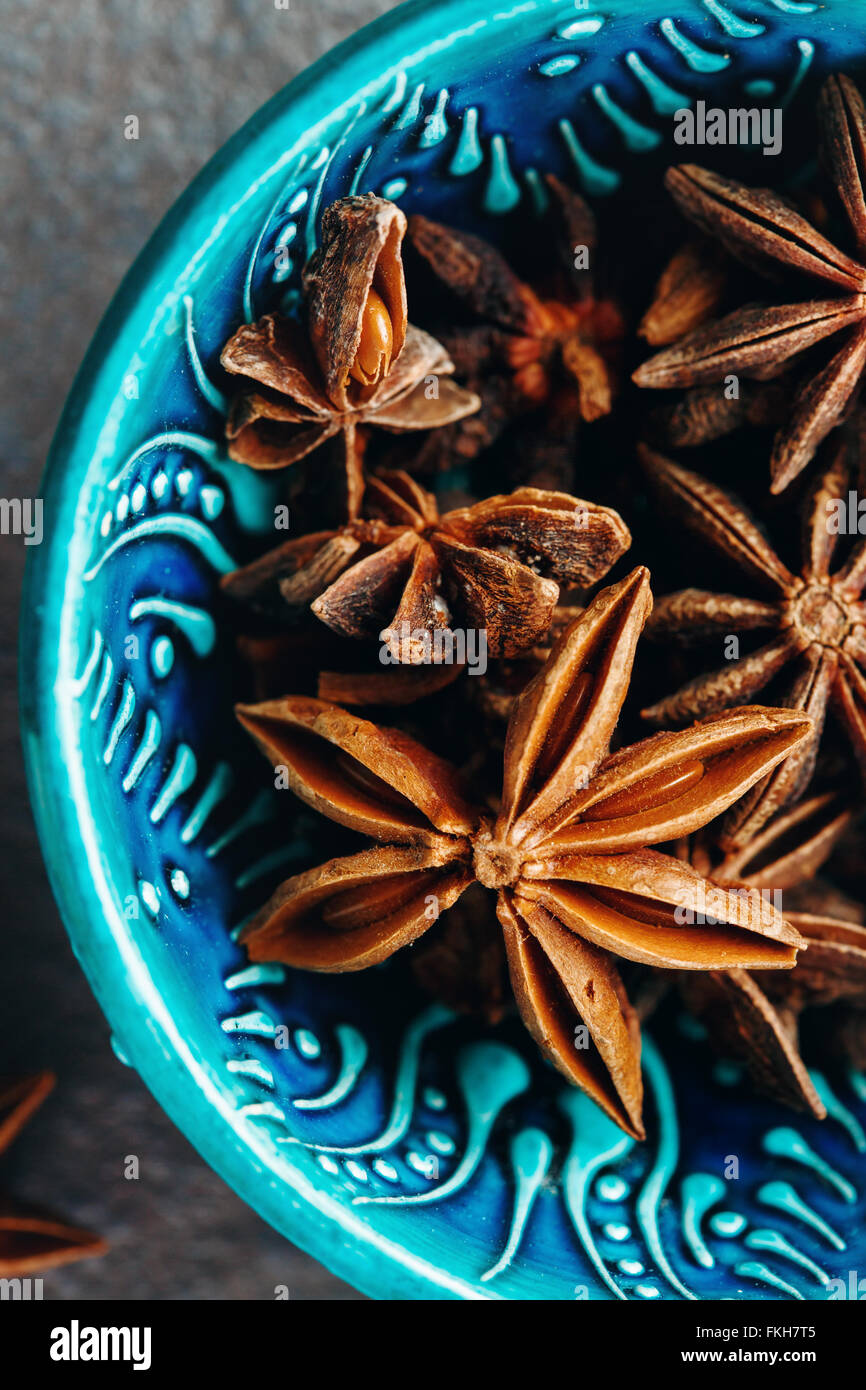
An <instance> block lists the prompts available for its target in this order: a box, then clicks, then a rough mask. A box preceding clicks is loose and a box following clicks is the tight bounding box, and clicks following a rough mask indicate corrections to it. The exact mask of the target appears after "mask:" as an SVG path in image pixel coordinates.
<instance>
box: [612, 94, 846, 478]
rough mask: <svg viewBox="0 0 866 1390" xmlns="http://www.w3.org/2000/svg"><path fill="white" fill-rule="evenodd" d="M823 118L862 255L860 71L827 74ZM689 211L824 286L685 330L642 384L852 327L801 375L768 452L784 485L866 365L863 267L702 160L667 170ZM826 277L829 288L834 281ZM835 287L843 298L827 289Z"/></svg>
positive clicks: (748, 362) (779, 201) (669, 380)
mask: <svg viewBox="0 0 866 1390" xmlns="http://www.w3.org/2000/svg"><path fill="white" fill-rule="evenodd" d="M818 117H819V125H820V129H821V139H822V146H823V155H824V161H825V164H826V166H827V168H828V171H829V173H830V175H831V177H832V179H833V182H834V184H835V187H836V190H837V192H838V194H839V197H840V199H841V201H842V204H843V206H844V210H845V213H846V215H847V220H848V223H849V226H850V230H851V232H852V235H853V241H854V245H855V249H856V251H857V254H858V255H859V256H860V257H861V258H866V200H864V183H863V179H864V174H866V109H864V106H863V101H862V99H861V97H860V94H859V92H858V91H857V88H856V87H855V86H854V84H853V82H851V80H850V79H849V78H847V77H844V76H833V77H830V78H828V80H827V82H826V83H825V84H824V87H823V88H822V91H821V98H820V103H819V111H818ZM666 183H667V186H668V188H669V190H670V192H671V193H672V194H673V196H674V198H675V199H676V202H677V203H678V205H679V207H680V208H681V210H682V211H683V212H684V213H685V215H686V216H687V217H689V218H690V219H691V220H692V221H693V222H695V223H696V224H697V226H698V227H700V228H701V229H702V230H703V231H705V232H707V233H708V234H709V235H710V236H714V237H717V238H718V239H719V240H720V241H721V242H722V244H723V245H724V246H725V247H727V249H728V250H729V251H731V252H732V253H733V254H734V255H735V256H738V257H739V258H740V259H741V260H744V261H745V262H746V263H747V264H748V265H749V266H751V267H752V268H754V269H757V270H759V271H764V272H769V273H770V274H773V272H779V271H788V272H790V271H794V272H799V273H800V274H802V275H805V276H808V277H811V278H812V279H813V280H815V281H817V282H818V284H819V286H820V291H819V293H820V294H821V296H822V297H820V298H813V299H809V300H805V301H800V302H797V303H785V304H781V305H765V304H749V305H746V307H745V308H743V309H739V310H737V311H736V312H735V313H733V314H729V315H727V316H726V317H725V318H723V319H720V320H718V321H717V322H715V323H710V324H708V325H705V326H704V327H702V328H699V329H697V330H696V331H695V332H693V333H690V334H688V335H687V336H686V337H685V338H684V339H682V340H681V341H680V342H678V343H676V344H675V345H674V346H673V347H670V348H667V349H665V351H663V352H661V353H659V354H658V355H657V356H655V357H652V358H650V360H649V361H648V362H645V363H644V364H643V366H641V367H640V368H639V369H638V371H637V372H635V374H634V380H635V381H636V382H637V383H638V385H640V386H649V387H655V388H659V387H677V386H696V385H700V384H702V383H707V382H720V381H722V380H723V378H724V377H726V376H729V375H732V374H733V375H737V374H743V375H746V376H754V375H755V374H756V373H757V374H760V375H766V374H767V373H768V372H775V371H776V369H779V368H783V367H784V365H785V364H786V363H788V362H789V361H790V360H791V359H792V358H793V357H795V356H797V355H798V354H799V353H801V352H803V351H805V350H806V349H807V348H811V347H813V346H814V345H815V344H816V343H819V342H821V341H822V340H823V339H825V338H829V337H831V336H832V335H835V334H837V333H841V332H843V330H844V332H845V337H844V341H843V343H842V346H841V347H837V348H836V350H835V352H834V353H833V355H832V356H831V358H830V361H829V362H828V363H827V365H826V366H825V367H823V369H822V370H820V371H818V372H817V373H815V372H812V371H809V372H808V373H807V375H806V376H805V377H804V379H803V380H802V382H801V384H800V386H799V389H798V391H797V393H796V396H795V398H794V400H793V402H792V406H791V410H790V412H789V415H788V418H787V419H786V421H785V423H784V425H783V426H782V428H781V429H780V430H779V432H778V433H777V435H776V440H775V444H774V447H773V453H772V457H771V460H770V473H771V478H772V491H773V492H776V493H778V492H781V491H783V489H784V488H786V487H787V486H788V484H789V483H790V482H791V481H792V480H793V479H794V478H796V476H797V475H798V473H800V472H801V470H802V469H803V468H805V466H806V464H807V463H808V462H809V460H810V459H811V458H812V457H813V455H814V453H815V450H816V449H817V447H818V445H819V444H820V443H821V440H822V439H824V438H825V437H826V435H828V434H829V433H830V431H831V430H832V429H834V428H835V427H836V426H837V425H838V424H839V423H840V421H841V420H842V419H844V417H845V413H846V410H847V409H848V407H849V406H850V404H851V403H852V401H853V400H854V398H855V396H856V393H857V392H858V391H859V389H860V386H861V384H862V379H863V370H864V366H866V266H864V264H862V262H861V261H859V260H853V259H852V258H851V257H850V256H848V255H846V254H845V252H844V251H842V250H840V249H839V248H838V247H837V246H834V245H833V243H832V242H830V241H828V240H827V238H826V237H825V236H823V235H822V233H821V232H819V231H818V230H817V228H816V227H814V226H813V225H812V224H811V223H810V222H808V221H807V220H806V218H804V217H802V216H801V215H800V214H799V213H798V212H797V211H796V210H795V209H794V208H793V207H792V206H791V204H790V203H789V202H788V201H787V200H786V199H784V198H781V197H779V196H777V195H776V194H774V193H772V192H771V191H770V190H769V189H750V188H747V187H745V186H744V185H743V184H740V183H736V182H735V181H734V180H733V179H727V178H722V177H721V176H720V175H718V174H714V173H712V172H711V171H710V170H707V169H701V168H699V167H698V166H697V165H693V164H683V165H679V166H676V167H674V168H672V169H670V170H669V171H668V174H667V177H666ZM827 287H829V288H827ZM827 294H832V295H834V296H835V297H832V298H827V297H826V295H827Z"/></svg>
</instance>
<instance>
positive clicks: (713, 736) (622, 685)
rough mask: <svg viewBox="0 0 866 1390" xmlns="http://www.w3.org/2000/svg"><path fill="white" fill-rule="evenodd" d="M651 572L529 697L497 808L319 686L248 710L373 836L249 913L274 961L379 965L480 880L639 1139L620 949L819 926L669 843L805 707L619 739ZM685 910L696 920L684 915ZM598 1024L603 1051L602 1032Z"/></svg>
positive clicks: (789, 743) (578, 1057)
mask: <svg viewBox="0 0 866 1390" xmlns="http://www.w3.org/2000/svg"><path fill="white" fill-rule="evenodd" d="M648 578H649V577H648V574H647V572H646V570H642V569H637V570H635V571H634V572H633V573H632V574H631V575H629V576H628V577H627V578H626V579H624V580H622V581H621V582H620V583H619V584H616V585H613V586H612V587H611V588H609V589H606V590H604V591H603V592H602V593H600V594H599V595H598V596H597V597H596V598H595V599H594V600H593V601H592V602H591V603H590V604H589V606H588V607H587V609H586V610H585V612H584V613H583V614H582V616H581V617H580V618H578V619H577V620H576V621H575V622H573V623H571V624H570V625H569V626H568V627H567V628H566V630H565V632H564V633H563V634H562V636H561V637H560V638H559V640H558V641H557V642H556V643H555V645H554V647H553V650H552V651H551V654H550V658H549V660H548V661H547V663H546V665H545V666H544V668H543V669H542V670H541V671H540V672H539V673H538V675H537V676H536V677H535V678H534V679H533V680H532V681H531V682H530V683H529V685H528V686H527V687H526V688H525V689H524V690H523V691H522V693H521V694H520V695H519V697H518V698H517V700H516V702H515V705H514V709H513V711H512V715H511V719H510V721H509V725H508V731H507V736H506V742H505V753H504V776H503V785H502V795H501V800H500V804H499V809H498V812H496V813H490V814H488V813H487V811H486V810H483V809H479V808H477V807H475V806H473V805H472V804H471V803H470V802H469V801H468V800H467V799H466V797H465V795H464V794H463V791H462V789H461V787H460V785H459V781H458V777H457V774H456V772H455V769H454V768H452V767H451V766H450V765H449V764H448V763H447V762H445V761H444V760H442V759H440V758H438V757H436V756H434V755H433V754H432V753H430V752H429V751H428V750H427V749H425V748H424V747H423V746H422V745H421V744H420V743H418V742H416V741H415V740H413V739H411V738H408V737H407V736H406V735H405V734H403V733H401V732H398V731H396V730H391V729H385V728H379V727H377V726H376V725H375V724H372V723H370V722H368V721H367V720H363V719H361V718H359V717H358V716H356V715H354V714H351V713H348V712H347V711H345V710H343V709H340V708H339V707H338V706H334V705H329V704H327V703H325V702H323V701H320V700H314V699H307V698H301V697H294V698H293V697H287V698H285V699H283V700H275V701H271V702H268V703H265V704H261V705H257V706H240V707H239V708H238V717H239V719H240V721H241V723H242V724H243V725H244V727H245V728H246V729H247V730H248V731H249V732H250V733H251V734H252V735H253V737H254V738H255V740H256V742H257V743H258V745H259V747H260V748H261V750H262V752H263V753H264V754H265V756H266V758H267V759H268V761H269V762H270V763H271V764H272V766H279V767H281V768H285V769H286V771H287V774H288V783H289V785H290V786H291V788H292V790H293V791H294V792H295V793H296V795H297V796H299V797H300V798H301V799H302V800H303V801H304V802H306V803H307V804H308V805H310V806H312V807H314V808H315V809H316V810H317V811H319V812H321V813H322V814H324V815H325V816H328V817H329V818H330V819H331V820H333V821H336V822H337V823H339V824H341V825H343V826H347V827H349V828H350V829H353V830H356V831H360V832H362V833H364V834H367V835H368V836H370V837H371V838H372V839H373V841H374V842H375V843H374V844H373V846H372V847H370V848H367V849H364V850H361V851H360V852H359V853H357V854H353V855H351V856H349V857H348V858H341V859H332V860H330V861H329V862H328V863H326V864H323V865H321V866H320V867H318V868H314V869H311V870H309V871H307V872H305V873H302V874H299V875H297V876H296V877H294V878H291V879H288V880H287V881H286V882H285V883H283V884H282V885H281V887H279V888H278V889H277V891H276V893H275V894H274V895H273V897H272V898H271V900H270V902H268V903H267V904H266V906H265V907H264V908H262V910H261V911H260V912H259V913H258V914H257V915H256V917H255V918H253V920H252V921H251V922H250V923H249V924H248V925H247V927H246V928H245V930H244V933H243V940H244V943H245V945H246V946H247V949H248V951H249V954H250V957H251V959H253V960H256V961H263V960H279V961H283V962H285V963H287V964H289V965H292V966H295V967H299V968H302V969H308V970H319V971H330V972H333V971H347V970H361V969H364V968H365V967H367V966H371V965H376V964H378V963H379V962H381V961H384V960H386V959H387V958H388V957H389V956H391V955H393V953H394V952H395V951H397V950H398V949H399V948H400V947H403V946H408V945H410V944H411V943H412V942H414V941H416V940H418V938H419V937H421V936H423V935H424V933H425V932H426V931H427V930H428V928H429V927H430V926H431V925H432V924H433V923H434V922H435V921H436V919H437V918H438V916H439V915H441V913H443V912H444V911H445V910H446V909H447V908H449V907H450V906H451V905H452V904H453V903H455V902H456V901H457V900H458V898H459V897H460V895H461V894H462V893H463V892H464V891H465V890H466V889H468V888H469V886H470V885H471V884H473V883H480V884H482V885H483V886H484V887H485V888H487V889H489V890H491V891H492V892H495V893H496V894H497V898H496V911H497V916H498V918H499V922H500V925H501V928H502V932H503V935H504V940H505V949H506V954H507V958H508V967H509V972H510V977H511V985H512V989H513V992H514V996H515V998H516V1001H517V1005H518V1009H519V1011H520V1013H521V1016H522V1018H523V1020H524V1023H525V1024H526V1026H527V1028H528V1029H529V1031H530V1033H531V1034H532V1036H533V1037H534V1039H535V1041H536V1042H537V1043H538V1045H539V1047H540V1048H541V1050H542V1052H543V1053H544V1054H545V1055H546V1056H547V1057H548V1058H549V1059H550V1060H551V1061H552V1062H553V1063H554V1064H555V1065H556V1066H557V1067H558V1068H559V1069H560V1071H561V1072H562V1073H563V1074H564V1075H565V1076H566V1077H567V1078H568V1079H569V1080H570V1081H571V1082H573V1083H574V1084H575V1085H578V1086H580V1087H582V1088H583V1089H584V1090H585V1091H587V1093H588V1094H589V1095H590V1096H592V1097H593V1098H594V1099H595V1100H596V1102H597V1103H598V1104H599V1105H600V1106H601V1107H602V1108H603V1109H604V1110H605V1112H606V1113H607V1114H608V1115H610V1116H611V1117H612V1118H613V1119H614V1120H615V1121H616V1122H617V1123H618V1124H619V1125H621V1126H622V1128H623V1129H625V1130H626V1131H627V1132H628V1133H630V1134H632V1135H635V1136H642V1135H643V1132H644V1131H643V1121H642V1117H641V1101H642V1085H641V1072H640V1036H639V1026H638V1021H637V1017H636V1015H635V1013H634V1011H633V1009H632V1008H631V1006H630V1004H629V1002H628V1000H627V998H626V995H625V991H624V989H623V985H622V981H621V978H620V975H619V972H618V970H617V967H616V964H615V960H614V958H615V957H616V956H620V957H623V958H624V959H625V960H629V961H636V962H639V963H643V964H649V965H656V966H659V967H661V968H666V969H673V970H727V969H737V968H743V969H749V968H751V969H758V968H766V969H770V970H772V969H783V968H789V967H790V966H792V965H793V963H794V961H795V958H796V951H797V948H798V946H799V945H800V944H801V937H800V936H799V934H798V933H797V932H796V931H794V930H793V929H792V928H791V927H790V926H789V925H788V924H787V923H786V922H785V920H784V919H783V918H782V917H781V915H780V914H779V913H778V912H776V911H775V910H774V909H773V908H772V907H771V906H770V907H768V906H767V905H766V904H765V903H763V902H762V901H760V900H758V901H755V899H754V898H753V897H751V896H750V895H748V894H746V895H743V894H736V895H732V894H729V893H727V892H726V890H725V889H723V888H721V889H714V890H713V893H714V896H713V904H714V909H715V912H716V915H717V917H718V918H719V919H720V923H721V924H720V925H716V926H689V925H688V921H689V914H690V913H692V912H693V911H694V910H695V907H696V904H697V903H698V902H699V900H700V899H701V897H702V895H703V894H704V892H705V890H706V889H707V888H708V885H707V884H706V883H705V881H704V880H703V879H702V878H701V877H700V875H699V874H697V873H696V872H695V871H694V870H693V869H691V868H690V867H689V866H688V865H685V864H682V863H680V862H678V861H677V860H676V859H673V858H671V857H670V856H667V855H664V854H661V853H659V852H658V851H657V850H656V849H654V848H652V846H655V845H657V844H659V843H661V842H664V841H667V840H671V839H674V838H677V837H679V836H681V835H686V834H689V833H691V832H693V831H694V830H696V829H697V828H698V827H700V826H702V825H704V824H706V823H707V822H708V821H709V820H711V819H713V818H714V817H715V816H717V815H719V814H720V813H721V812H723V811H724V810H725V809H726V808H727V807H729V806H730V805H731V804H732V803H733V802H734V801H735V800H736V799H737V798H738V797H739V796H741V795H742V794H743V793H744V792H745V791H746V790H748V788H749V787H751V786H752V785H753V784H754V783H755V782H756V781H757V780H759V779H760V778H761V777H763V776H765V775H766V774H767V773H768V772H769V771H770V770H771V769H772V768H773V767H775V766H776V765H777V764H778V763H779V762H781V761H782V760H783V759H784V758H785V757H787V756H788V754H789V753H791V751H792V750H794V749H796V748H797V746H798V745H799V744H800V743H801V742H802V740H803V739H804V737H805V736H806V735H807V733H808V729H809V720H808V718H807V717H805V716H804V715H802V714H801V713H799V712H798V711H791V710H774V709H765V708H757V707H753V708H745V709H740V710H736V711H733V712H730V713H727V714H724V715H722V716H718V717H715V718H712V719H710V720H707V721H704V722H703V723H701V724H698V725H696V726H695V727H694V728H691V729H689V730H686V731H683V732H677V733H661V734H656V735H654V736H653V737H651V738H649V739H645V740H644V741H643V742H641V743H638V744H635V745H634V746H632V747H629V748H624V749H620V750H619V751H618V752H616V753H614V754H612V755H609V752H608V750H609V747H610V742H611V738H612V735H613V733H614V729H615V727H616V724H617V721H618V718H619V714H620V710H621V707H622V704H623V701H624V699H625V696H626V693H627V688H628V684H629V679H630V675H631V668H632V663H633V659H634V651H635V646H636V643H637V640H638V637H639V635H640V632H641V629H642V627H643V625H644V622H645V620H646V617H647V615H648V613H649V610H650V607H651V603H652V599H651V595H650V591H649V583H648ZM683 922H684V923H685V925H683V924H682V923H683ZM586 1040H591V1045H589V1046H586V1045H585V1041H586Z"/></svg>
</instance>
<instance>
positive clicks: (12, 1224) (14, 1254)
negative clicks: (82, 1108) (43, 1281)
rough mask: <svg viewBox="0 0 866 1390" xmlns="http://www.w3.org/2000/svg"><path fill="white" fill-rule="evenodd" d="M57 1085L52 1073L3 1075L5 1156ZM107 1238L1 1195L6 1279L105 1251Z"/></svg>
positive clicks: (0, 1148)
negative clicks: (16, 1075)
mask: <svg viewBox="0 0 866 1390" xmlns="http://www.w3.org/2000/svg"><path fill="white" fill-rule="evenodd" d="M53 1085H54V1077H53V1076H52V1074H51V1072H47V1071H44V1072H39V1073H38V1074H37V1075H35V1076H23V1077H0V1154H3V1153H4V1152H5V1151H6V1149H8V1148H9V1145H10V1144H11V1143H12V1141H13V1140H14V1139H15V1138H16V1137H17V1136H18V1134H19V1133H20V1132H21V1130H22V1129H23V1128H24V1126H25V1124H26V1123H27V1121H28V1120H29V1119H30V1117H31V1115H32V1114H33V1113H34V1111H36V1110H38V1108H39V1106H40V1105H41V1104H42V1102H43V1101H44V1099H45V1097H46V1096H47V1095H48V1093H49V1091H50V1090H51V1088H52V1087H53ZM107 1248H108V1247H107V1245H106V1243H105V1241H103V1240H101V1239H100V1237H99V1236H95V1235H93V1234H92V1233H91V1232H90V1231H82V1230H79V1228H78V1227H77V1226H70V1225H68V1224H67V1223H66V1222H65V1221H63V1220H61V1218H60V1217H58V1216H54V1215H53V1214H52V1213H51V1212H49V1211H45V1210H44V1209H43V1208H42V1207H36V1206H33V1205H32V1204H30V1203H26V1204H25V1203H22V1202H18V1201H13V1200H11V1199H10V1198H6V1197H4V1198H2V1199H0V1278H3V1279H12V1278H20V1277H21V1276H23V1275H29V1274H38V1273H39V1272H40V1271H41V1270H43V1269H54V1268H56V1267H57V1266H58V1265H65V1264H70V1263H72V1261H73V1260H83V1259H86V1258H87V1257H88V1256H90V1255H102V1254H103V1253H104V1252H105V1250H106V1249H107Z"/></svg>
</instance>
